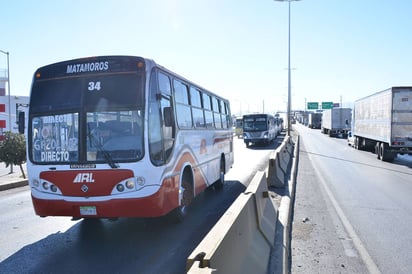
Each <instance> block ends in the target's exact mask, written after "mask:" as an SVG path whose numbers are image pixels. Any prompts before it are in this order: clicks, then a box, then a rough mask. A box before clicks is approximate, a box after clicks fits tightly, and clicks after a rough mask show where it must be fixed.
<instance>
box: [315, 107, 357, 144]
mask: <svg viewBox="0 0 412 274" xmlns="http://www.w3.org/2000/svg"><path fill="white" fill-rule="evenodd" d="M351 121H352V109H350V108H332V109H326V110H324V111H323V114H322V125H321V132H322V133H324V134H328V135H329V136H340V135H342V136H343V137H345V138H346V136H348V132H349V131H350V127H351Z"/></svg>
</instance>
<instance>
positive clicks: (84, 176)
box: [73, 172, 94, 183]
mask: <svg viewBox="0 0 412 274" xmlns="http://www.w3.org/2000/svg"><path fill="white" fill-rule="evenodd" d="M73 183H94V179H93V173H91V172H90V173H79V174H77V175H76V177H75V178H74V180H73Z"/></svg>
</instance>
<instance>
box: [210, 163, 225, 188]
mask: <svg viewBox="0 0 412 274" xmlns="http://www.w3.org/2000/svg"><path fill="white" fill-rule="evenodd" d="M225 173H226V164H225V157H223V156H222V158H221V159H220V168H219V180H217V181H216V182H215V183H214V184H213V185H214V187H215V189H222V188H223V185H224V183H225Z"/></svg>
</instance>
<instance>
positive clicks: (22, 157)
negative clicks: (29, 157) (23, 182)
mask: <svg viewBox="0 0 412 274" xmlns="http://www.w3.org/2000/svg"><path fill="white" fill-rule="evenodd" d="M0 161H1V162H4V163H5V164H6V167H8V166H9V165H19V166H20V170H21V173H22V174H23V178H24V179H26V174H25V173H24V170H23V166H22V165H23V164H24V163H25V162H26V139H25V137H24V135H23V134H19V133H13V132H10V131H6V132H5V133H4V139H3V141H1V142H0Z"/></svg>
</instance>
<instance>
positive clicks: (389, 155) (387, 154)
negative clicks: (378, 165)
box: [379, 143, 396, 162]
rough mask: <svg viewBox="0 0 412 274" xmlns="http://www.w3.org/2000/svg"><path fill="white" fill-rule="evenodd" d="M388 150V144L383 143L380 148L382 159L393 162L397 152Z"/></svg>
mask: <svg viewBox="0 0 412 274" xmlns="http://www.w3.org/2000/svg"><path fill="white" fill-rule="evenodd" d="M388 150H389V146H388V144H386V143H381V145H380V150H379V152H380V158H381V161H385V162H392V161H393V160H394V159H395V156H396V154H395V153H393V152H391V151H388Z"/></svg>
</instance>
